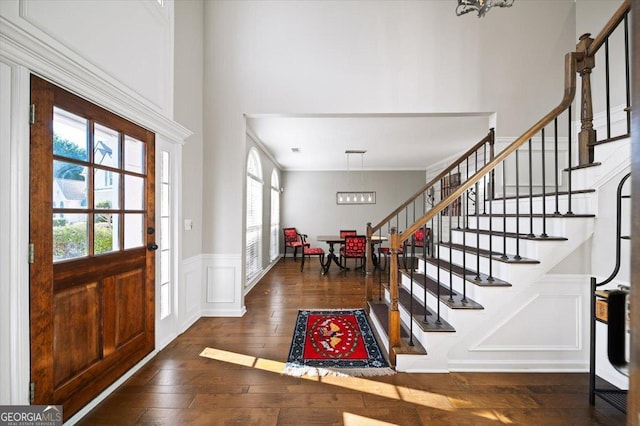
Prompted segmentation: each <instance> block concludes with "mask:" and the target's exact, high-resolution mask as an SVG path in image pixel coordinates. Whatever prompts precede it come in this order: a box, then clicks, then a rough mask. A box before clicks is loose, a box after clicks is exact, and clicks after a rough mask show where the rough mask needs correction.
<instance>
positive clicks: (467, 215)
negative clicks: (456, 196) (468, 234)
mask: <svg viewBox="0 0 640 426" xmlns="http://www.w3.org/2000/svg"><path fill="white" fill-rule="evenodd" d="M466 174H467V179H466V180H469V157H467V171H466ZM464 196H465V197H468V196H469V191H468V190H467V191H465V193H464ZM467 201H468V200H467ZM465 219H466V221H467V222H466V223H467V226H465V228H466V229H469V203H468V202H467V214H466V215H465Z"/></svg>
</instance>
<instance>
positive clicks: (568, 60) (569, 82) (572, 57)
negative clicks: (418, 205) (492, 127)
mask: <svg viewBox="0 0 640 426" xmlns="http://www.w3.org/2000/svg"><path fill="white" fill-rule="evenodd" d="M581 56H583V54H582V53H578V52H570V53H567V54H566V55H565V89H564V96H563V98H562V101H561V102H560V104H558V106H556V107H555V108H554V109H552V110H551V111H550V112H549V113H548V114H547V115H545V116H544V117H543V118H542V119H541V120H540V121H538V122H537V123H536V124H534V125H533V126H532V127H531V128H530V129H529V130H527V131H526V132H525V133H523V134H522V136H520V137H519V138H518V139H516V140H515V141H513V143H511V145H509V146H508V147H506V148H505V149H503V150H502V151H501V152H500V153H499V154H497V155H496V156H495V158H493V159H492V160H491V161H489V162H488V163H487V164H486V165H485V166H484V167H482V168H481V169H480V170H478V171H477V172H476V173H475V174H473V175H472V176H471V177H469V178H468V179H467V180H466V181H465V182H463V183H461V184H460V186H458V187H457V188H456V189H455V190H454V191H453V192H451V193H450V194H449V195H448V196H447V197H446V198H444V199H443V200H442V201H440V202H439V203H438V204H436V205H435V206H433V207H432V208H431V209H430V210H429V211H428V212H427V213H425V214H424V216H422V217H421V218H420V219H418V220H417V221H416V222H414V224H413V225H411V226H409V227H408V228H407V229H405V230H404V232H403V233H402V234H400V235H399V237H398V239H397V241H398V243H399V244H402V243H403V242H404V241H406V240H408V239H409V237H411V235H413V233H414V232H416V231H417V230H418V228H421V227H422V226H423V225H425V224H426V223H427V222H428V221H429V220H431V219H432V218H433V217H434V216H435V215H436V214H438V213H440V212H441V211H442V210H444V208H445V207H447V206H448V205H449V204H451V203H453V202H454V201H455V200H456V199H457V198H459V197H460V196H462V194H463V193H464V192H465V191H466V190H467V189H469V188H470V187H471V185H473V184H475V183H476V182H478V181H479V180H480V179H481V178H482V177H484V176H485V175H487V174H488V173H489V172H490V171H491V170H493V169H494V168H495V167H496V166H497V165H498V164H500V163H501V162H502V161H504V160H505V159H506V158H507V157H508V156H509V155H511V154H512V153H513V152H514V151H515V150H516V149H518V148H520V147H521V146H522V145H524V143H525V142H527V141H528V140H529V139H531V138H533V136H534V135H536V134H537V133H538V132H539V131H540V130H542V129H543V128H544V127H545V126H547V125H548V124H550V123H551V122H552V121H553V120H554V119H555V118H556V117H557V116H558V115H560V114H561V113H562V112H564V110H566V109H567V108H569V106H570V105H571V103H572V102H573V99H574V97H575V93H576V70H577V62H578V59H579V57H581ZM399 247H400V245H398V246H396V247H393V248H395V249H398V248H399Z"/></svg>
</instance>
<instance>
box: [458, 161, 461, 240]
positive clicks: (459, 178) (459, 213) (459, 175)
mask: <svg viewBox="0 0 640 426" xmlns="http://www.w3.org/2000/svg"><path fill="white" fill-rule="evenodd" d="M461 179H462V174H460V164H458V184H460V183H462V182H460V180H461ZM458 209H460V210H462V206H460V205H459V206H458ZM461 213H462V212H461V211H459V212H458V229H460V215H461Z"/></svg>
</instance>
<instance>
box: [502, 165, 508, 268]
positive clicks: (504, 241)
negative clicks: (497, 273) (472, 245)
mask: <svg viewBox="0 0 640 426" xmlns="http://www.w3.org/2000/svg"><path fill="white" fill-rule="evenodd" d="M502 249H503V253H502V259H504V260H507V259H508V258H509V256H507V160H503V161H502Z"/></svg>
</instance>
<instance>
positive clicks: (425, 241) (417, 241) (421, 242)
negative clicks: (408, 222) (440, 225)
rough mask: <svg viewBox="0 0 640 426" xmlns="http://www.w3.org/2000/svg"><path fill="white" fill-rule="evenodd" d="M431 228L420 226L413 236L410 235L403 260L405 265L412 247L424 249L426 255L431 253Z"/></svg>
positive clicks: (406, 242)
mask: <svg viewBox="0 0 640 426" xmlns="http://www.w3.org/2000/svg"><path fill="white" fill-rule="evenodd" d="M430 243H431V228H418V230H417V231H416V232H415V233H414V234H413V237H409V239H408V240H407V241H405V243H404V253H403V255H402V260H403V262H404V267H405V268H406V267H407V252H408V251H410V247H412V246H413V247H417V248H420V249H421V250H422V253H423V255H424V256H426V255H427V254H430V253H431V244H430Z"/></svg>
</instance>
